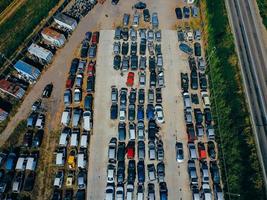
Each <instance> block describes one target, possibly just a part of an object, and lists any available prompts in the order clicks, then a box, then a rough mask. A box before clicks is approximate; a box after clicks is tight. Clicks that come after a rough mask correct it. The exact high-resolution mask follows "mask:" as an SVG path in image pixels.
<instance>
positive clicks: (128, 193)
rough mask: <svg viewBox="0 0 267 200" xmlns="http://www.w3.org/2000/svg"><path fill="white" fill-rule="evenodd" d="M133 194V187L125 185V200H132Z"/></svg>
mask: <svg viewBox="0 0 267 200" xmlns="http://www.w3.org/2000/svg"><path fill="white" fill-rule="evenodd" d="M133 193H134V186H133V185H132V184H130V183H128V184H127V187H126V200H132V199H133Z"/></svg>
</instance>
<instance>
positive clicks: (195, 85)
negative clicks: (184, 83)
mask: <svg viewBox="0 0 267 200" xmlns="http://www.w3.org/2000/svg"><path fill="white" fill-rule="evenodd" d="M190 76H191V88H192V90H197V89H198V76H197V71H196V70H195V69H193V70H192V71H191V74H190Z"/></svg>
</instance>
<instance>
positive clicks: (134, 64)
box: [130, 55, 138, 70]
mask: <svg viewBox="0 0 267 200" xmlns="http://www.w3.org/2000/svg"><path fill="white" fill-rule="evenodd" d="M130 60H131V70H137V69H138V56H136V55H131V59H130Z"/></svg>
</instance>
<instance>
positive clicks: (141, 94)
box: [138, 89, 145, 104]
mask: <svg viewBox="0 0 267 200" xmlns="http://www.w3.org/2000/svg"><path fill="white" fill-rule="evenodd" d="M138 103H139V104H144V103H145V90H144V89H139V90H138Z"/></svg>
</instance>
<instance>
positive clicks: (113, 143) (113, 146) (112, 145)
mask: <svg viewBox="0 0 267 200" xmlns="http://www.w3.org/2000/svg"><path fill="white" fill-rule="evenodd" d="M116 155H117V138H115V137H113V138H111V139H110V141H109V144H108V160H109V162H111V163H114V162H115V161H116Z"/></svg>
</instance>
